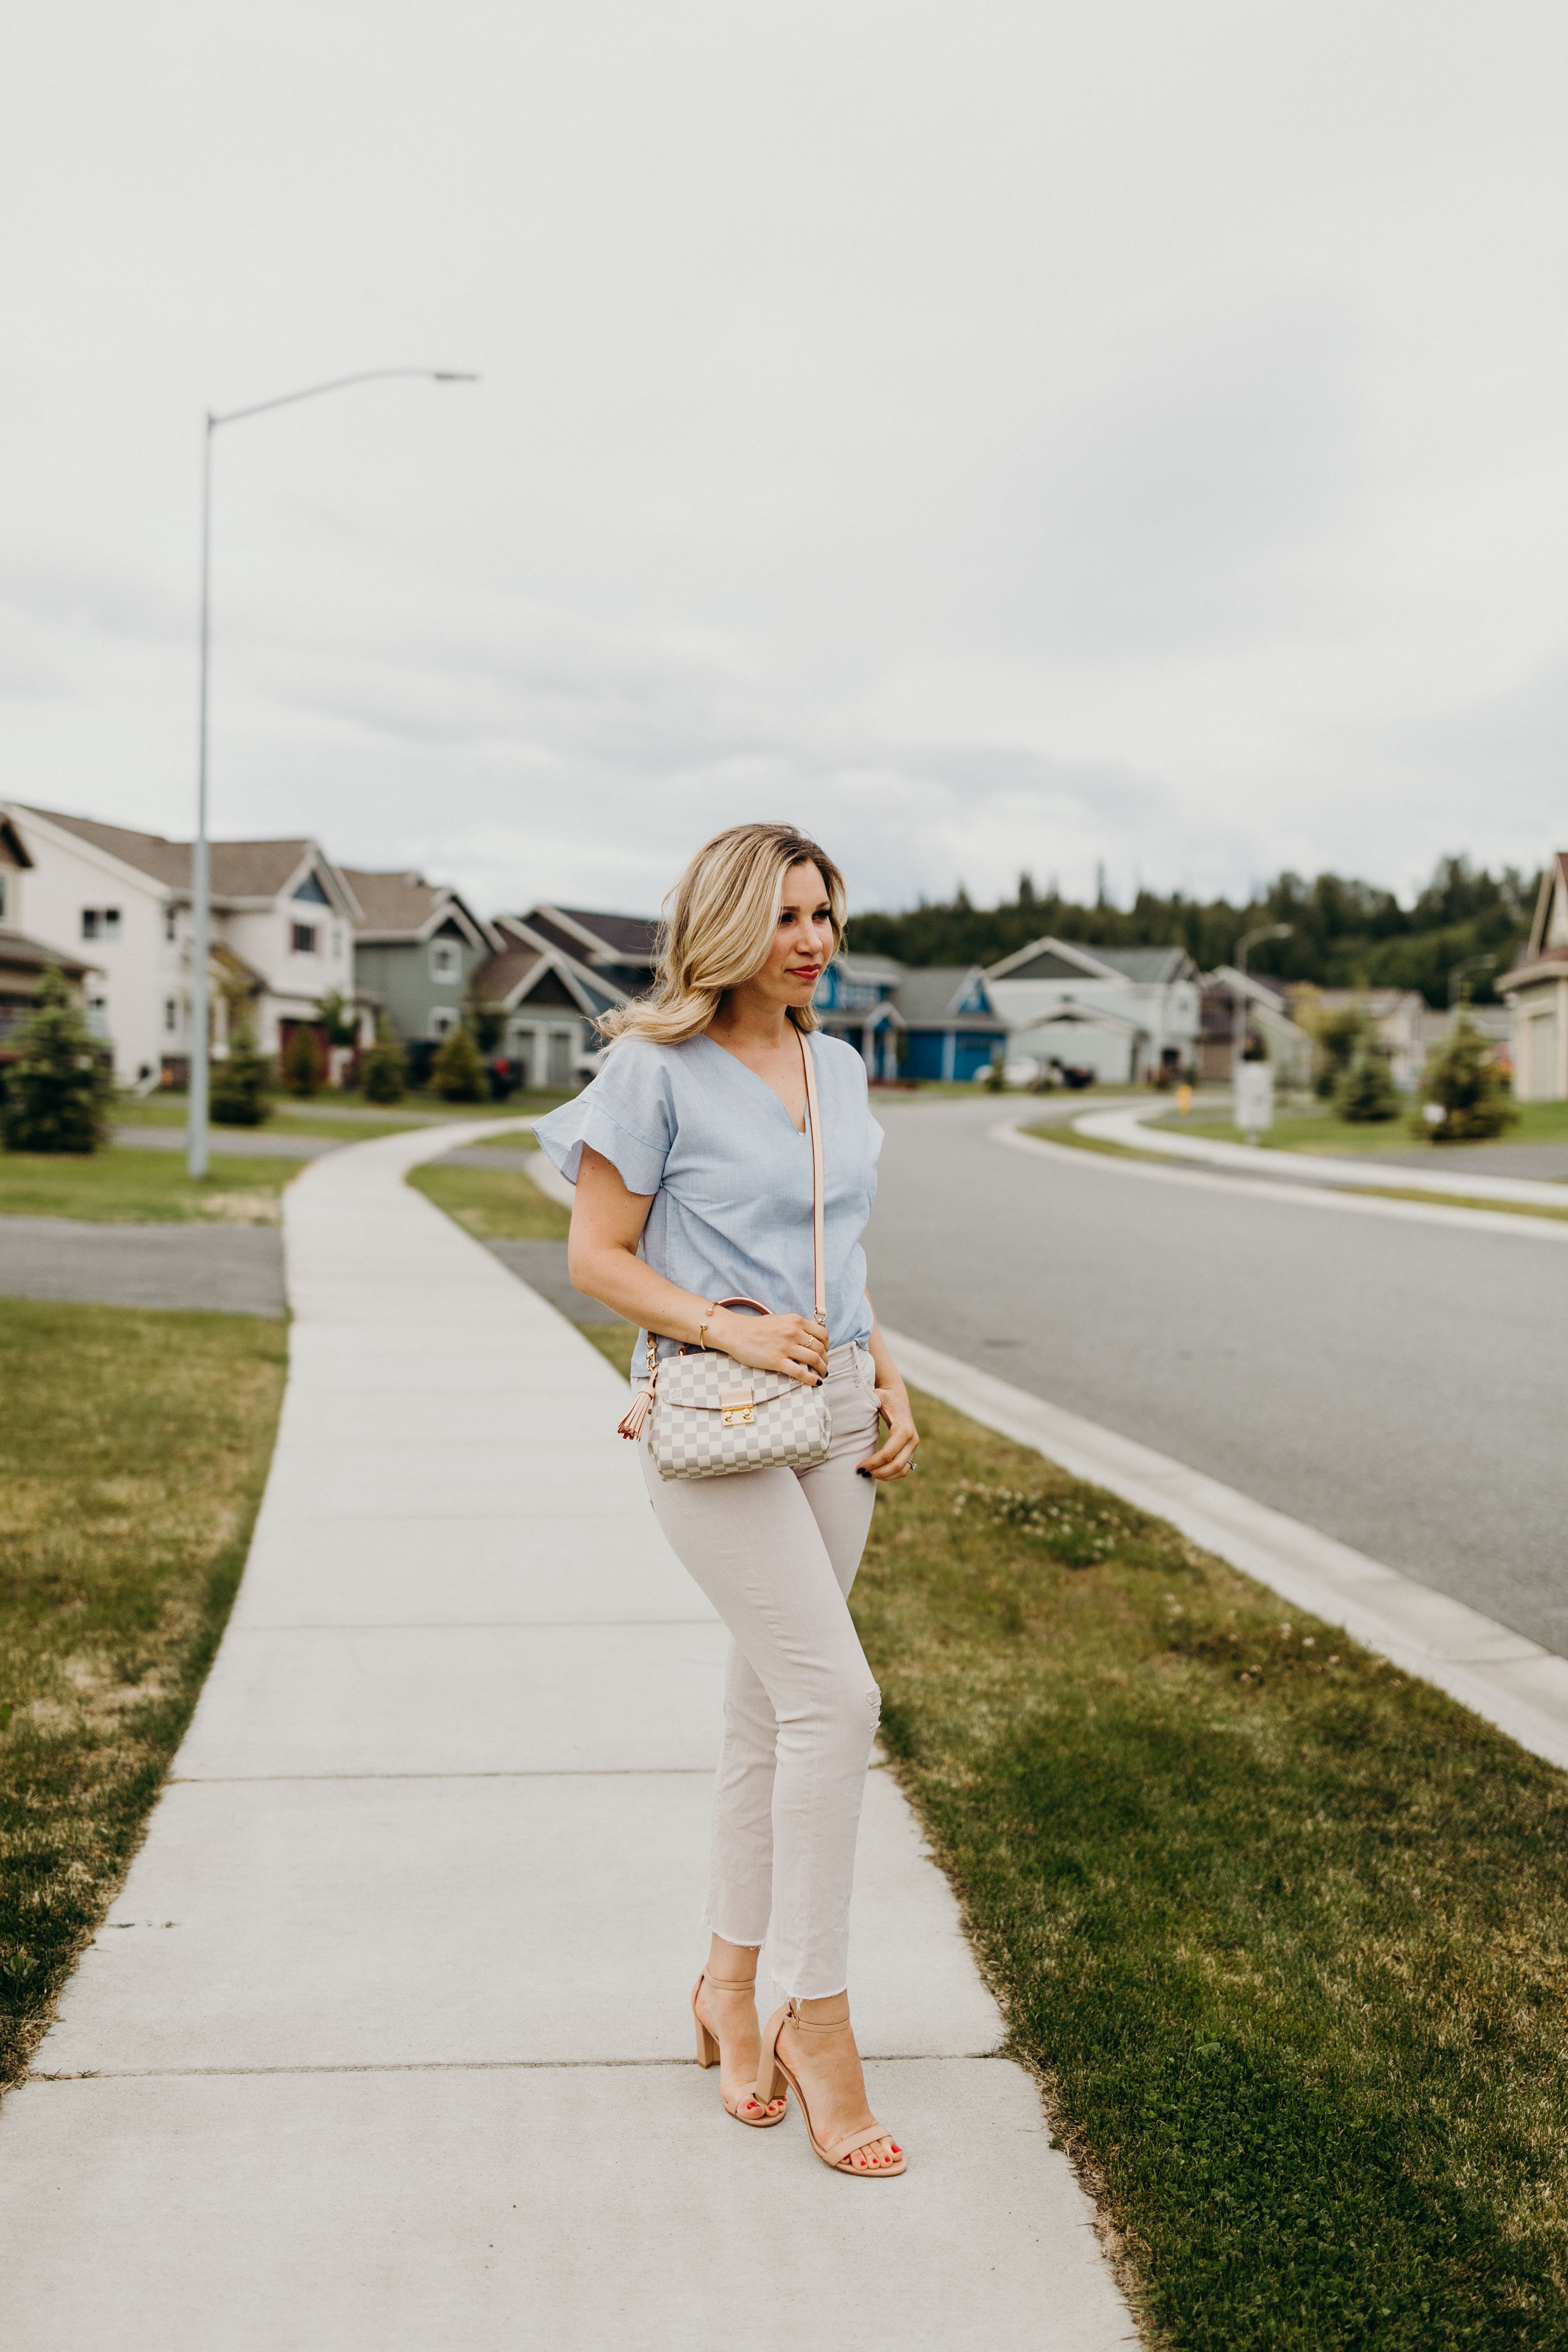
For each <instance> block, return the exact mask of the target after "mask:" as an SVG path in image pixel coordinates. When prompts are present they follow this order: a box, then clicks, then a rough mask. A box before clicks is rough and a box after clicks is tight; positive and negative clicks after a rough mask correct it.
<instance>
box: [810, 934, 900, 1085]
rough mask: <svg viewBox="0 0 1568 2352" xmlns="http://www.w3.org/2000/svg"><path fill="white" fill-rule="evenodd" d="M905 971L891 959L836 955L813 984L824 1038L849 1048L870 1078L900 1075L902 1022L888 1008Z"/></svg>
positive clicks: (895, 1009)
mask: <svg viewBox="0 0 1568 2352" xmlns="http://www.w3.org/2000/svg"><path fill="white" fill-rule="evenodd" d="M905 976H906V967H905V966H904V965H903V964H901V963H898V962H896V961H894V959H893V958H892V957H891V956H859V955H851V954H850V953H849V952H848V950H841V951H840V952H839V953H838V954H837V955H836V956H835V957H834V959H833V961H832V962H831V963H830V964H829V965H828V967H827V970H826V971H825V972H824V973H823V975H822V978H821V979H820V980H819V981H818V982H817V984H816V995H815V996H814V997H813V998H812V1000H811V1001H812V1004H813V1005H814V1007H815V1008H816V1017H817V1019H818V1021H819V1022H820V1023H821V1024H822V1028H823V1031H824V1033H825V1034H826V1035H827V1036H829V1037H842V1038H843V1039H844V1041H845V1043H846V1044H847V1045H853V1046H854V1048H855V1051H856V1052H857V1053H858V1055H860V1057H861V1059H862V1061H863V1062H864V1063H865V1065H866V1068H867V1071H868V1075H869V1076H871V1077H873V1078H883V1079H891V1078H896V1077H898V1076H900V1045H901V1043H902V1041H903V1040H904V1038H905V1035H906V1032H905V1028H904V1017H903V1014H902V1013H900V1011H899V1009H898V1006H897V1005H896V1004H895V1003H894V1001H893V1000H894V997H895V995H896V993H897V991H898V989H899V986H900V982H902V981H903V979H904V978H905Z"/></svg>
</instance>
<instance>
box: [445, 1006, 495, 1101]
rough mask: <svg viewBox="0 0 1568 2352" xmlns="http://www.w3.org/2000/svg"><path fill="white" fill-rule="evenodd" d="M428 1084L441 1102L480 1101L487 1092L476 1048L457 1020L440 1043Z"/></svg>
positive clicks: (483, 1069) (469, 1035)
mask: <svg viewBox="0 0 1568 2352" xmlns="http://www.w3.org/2000/svg"><path fill="white" fill-rule="evenodd" d="M430 1083H431V1085H432V1086H433V1087H435V1089H436V1092H437V1094H438V1095H439V1096H440V1097H441V1099H442V1101H443V1102H483V1101H484V1099H485V1097H486V1096H487V1095H488V1094H489V1079H488V1078H487V1076H486V1075H485V1066H484V1063H483V1061H482V1060H481V1059H480V1057H479V1047H478V1046H477V1045H475V1043H474V1041H473V1038H472V1036H471V1034H469V1032H468V1030H467V1029H466V1028H465V1027H464V1025H463V1024H462V1023H461V1022H460V1021H459V1023H458V1026H457V1027H456V1028H455V1029H453V1030H451V1031H449V1032H448V1034H447V1035H446V1036H445V1037H443V1039H442V1040H441V1050H440V1052H439V1053H438V1054H437V1056H436V1059H435V1060H434V1062H432V1063H431V1065H430Z"/></svg>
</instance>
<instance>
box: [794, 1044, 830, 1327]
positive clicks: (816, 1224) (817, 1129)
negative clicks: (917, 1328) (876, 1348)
mask: <svg viewBox="0 0 1568 2352" xmlns="http://www.w3.org/2000/svg"><path fill="white" fill-rule="evenodd" d="M795 1035H796V1036H797V1037H798V1038H799V1039H800V1060H801V1067H802V1068H803V1069H804V1070H805V1113H806V1123H807V1125H808V1126H809V1127H810V1129H811V1254H812V1259H813V1271H814V1273H815V1275H816V1320H817V1322H819V1323H820V1324H821V1326H822V1328H823V1329H824V1330H825V1331H826V1328H827V1273H826V1255H827V1252H826V1246H825V1244H824V1239H823V1215H822V1115H821V1113H820V1111H819V1110H818V1109H817V1107H816V1063H815V1062H814V1061H813V1059H812V1055H811V1047H810V1045H808V1044H807V1043H806V1037H805V1030H804V1029H797V1030H796V1031H795Z"/></svg>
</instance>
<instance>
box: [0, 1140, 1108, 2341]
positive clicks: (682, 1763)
mask: <svg viewBox="0 0 1568 2352" xmlns="http://www.w3.org/2000/svg"><path fill="white" fill-rule="evenodd" d="M484 1131H486V1132H494V1129H493V1126H492V1125H489V1124H488V1123H487V1127H486V1129H485V1130H484ZM461 1139H462V1138H461V1137H460V1135H458V1133H456V1132H454V1130H453V1129H450V1128H447V1129H443V1130H442V1131H441V1132H439V1133H437V1134H435V1135H432V1134H431V1133H429V1132H428V1130H426V1131H425V1132H423V1133H411V1134H405V1135H400V1136H395V1137H389V1138H387V1139H384V1141H380V1142H374V1143H367V1144H363V1145H361V1146H358V1147H356V1148H355V1149H354V1150H352V1151H343V1152H340V1153H334V1154H333V1155H332V1156H331V1157H330V1158H327V1159H323V1160H320V1161H319V1162H317V1164H316V1165H315V1166H314V1167H312V1168H311V1169H310V1171H308V1172H307V1173H306V1174H305V1175H304V1176H303V1177H302V1178H301V1179H300V1181H299V1182H297V1183H296V1184H295V1185H293V1186H292V1187H291V1188H290V1189H289V1193H288V1195H287V1227H286V1233H287V1244H288V1255H289V1295H290V1301H291V1304H292V1307H293V1310H294V1315H295V1318H296V1320H295V1322H294V1325H293V1327H292V1334H291V1345H292V1364H291V1372H290V1379H289V1391H288V1395H287V1399H286V1402H285V1406H284V1412H283V1421H282V1427H281V1432H280V1435H279V1446H278V1452H277V1455H276V1458H275V1461H274V1464H273V1467H272V1473H271V1476H270V1478H269V1481H268V1489H267V1495H266V1499H265V1502H264V1505H263V1508H262V1513H261V1517H260V1520H259V1523H258V1528H257V1534H256V1539H255V1544H254V1547H253V1549H252V1553H251V1558H250V1562H249V1566H248V1568H247V1573H246V1579H245V1583H244V1587H243V1589H242V1591H241V1595H240V1599H239V1602H238V1605H237V1611H236V1614H235V1618H234V1621H233V1622H232V1624H231V1626H230V1629H229V1632H228V1633H227V1635H226V1639H225V1641H224V1643H223V1647H222V1650H221V1652H220V1654H219V1657H218V1660H217V1663H216V1665H215V1667H214V1670H213V1673H212V1675H211V1676H210V1678H209V1681H208V1684H207V1686H206V1689H205V1692H204V1694H203V1696H202V1700H201V1704H200V1706H199V1708H198V1710H197V1714H196V1717H195V1722H194V1724H193V1726H192V1728H191V1731H190V1733H189V1736H188V1737H187V1738H186V1740H185V1742H184V1746H183V1748H181V1750H180V1754H179V1756H178V1758H177V1759H176V1762H175V1766H174V1775H173V1778H172V1781H171V1784H170V1786H169V1787H168V1788H167V1789H166V1790H165V1792H164V1794H163V1798H162V1800H161V1801H160V1802H159V1804H158V1807H157V1809H156V1811H155V1812H154V1814H153V1821H152V1824H151V1828H150V1832H149V1835H148V1839H147V1843H146V1844H145V1846H144V1848H143V1850H142V1853H141V1854H140V1855H139V1857H138V1859H137V1861H136V1863H135V1864H134V1866H133V1868H132V1873H131V1875H130V1878H129V1880H128V1882H127V1885H126V1887H125V1890H124V1893H123V1895H122V1896H121V1899H120V1900H119V1901H118V1902H117V1903H116V1905H115V1906H114V1908H113V1911H112V1913H111V1915H110V1923H109V1925H108V1926H107V1927H106V1928H105V1929H104V1931H103V1932H102V1933H101V1934H100V1936H99V1937H97V1939H96V1940H95V1942H94V1944H93V1945H92V1947H91V1948H90V1949H89V1951H88V1953H87V1954H86V1956H85V1957H84V1958H83V1961H82V1964H81V1967H80V1969H79V1971H78V1974H77V1976H76V1977H75V1979H73V1981H72V1983H71V1985H70V1986H69V1988H68V1992H67V1995H66V1999H65V2001H64V2003H63V2006H62V2011H61V2014H60V2017H59V2020H58V2022H57V2024H56V2025H55V2027H54V2028H53V2030H52V2031H51V2032H50V2033H49V2034H48V2036H47V2039H46V2041H45V2042H44V2045H43V2047H42V2049H41V2051H40V2053H39V2055H38V2060H37V2072H36V2074H35V2076H34V2078H33V2079H31V2080H29V2081H28V2082H27V2083H26V2084H24V2085H23V2086H22V2087H21V2088H19V2089H18V2090H16V2091H15V2092H13V2093H12V2094H11V2095H10V2096H9V2097H8V2098H7V2099H6V2100H5V2103H4V2105H0V2246H3V2247H4V2249H5V2251H4V2253H3V2254H0V2308H3V2309H4V2311H5V2343H6V2346H7V2352H60V2347H66V2346H68V2347H71V2352H110V2347H113V2352H362V2348H363V2352H445V2347H448V2346H450V2347H458V2346H461V2347H463V2352H492V2347H493V2352H501V2347H506V2352H515V2347H520V2346H522V2347H532V2346H540V2347H543V2346H546V2345H548V2346H550V2347H563V2352H589V2347H593V2352H598V2347H603V2346H611V2345H613V2346H616V2347H649V2352H653V2347H660V2352H662V2347H672V2352H673V2347H682V2352H686V2347H692V2352H703V2348H704V2347H710V2346H711V2347H725V2352H729V2347H731V2346H732V2345H733V2344H734V2342H735V2341H736V2338H737V2336H743V2337H744V2339H745V2340H746V2341H747V2342H748V2343H749V2344H752V2345H755V2346H757V2347H761V2348H762V2352H775V2347H776V2348H777V2352H783V2347H798V2346H801V2345H806V2344H818V2343H821V2344H833V2345H837V2344H844V2345H846V2346H849V2345H858V2346H860V2347H889V2352H891V2347H901V2352H910V2347H933V2352H934V2347H943V2352H947V2347H952V2346H953V2345H966V2344H975V2345H980V2344H984V2345H985V2346H986V2347H995V2352H1011V2347H1019V2348H1020V2352H1021V2348H1022V2347H1025V2346H1027V2347H1031V2352H1102V2347H1103V2348H1104V2352H1108V2347H1110V2346H1112V2345H1119V2344H1127V2343H1131V2342H1134V2341H1136V2336H1135V2331H1134V2329H1133V2326H1132V2323H1131V2318H1130V2315H1129V2314H1128V2311H1127V2308H1126V2306H1125V2305H1124V2303H1123V2302H1122V2301H1121V2297H1120V2295H1119V2294H1118V2293H1117V2291H1116V2289H1115V2286H1114V2284H1113V2281H1112V2278H1111V2275H1110V2271H1109V2269H1108V2267H1107V2266H1106V2264H1105V2263H1104V2262H1103V2260H1102V2258H1101V2255H1100V2246H1099V2241H1098V2238H1097V2237H1096V2234H1095V2231H1094V2229H1093V2226H1092V2221H1093V2217H1092V2212H1091V2209H1090V2207H1089V2203H1088V2201H1087V2200H1086V2199H1085V2198H1084V2196H1083V2195H1082V2193H1081V2191H1080V2190H1079V2188H1078V2186H1077V2184H1076V2181H1075V2179H1074V2178H1073V2176H1072V2174H1071V2171H1070V2170H1069V2168H1068V2161H1067V2158H1065V2156H1063V2155H1062V2154H1060V2153H1058V2152H1057V2151H1055V2150H1053V2149H1052V2147H1051V2146H1050V2144H1049V2138H1048V2134H1047V2128H1046V2126H1045V2123H1044V2120H1043V2117H1042V2116H1041V2112H1040V2107H1039V2102H1038V2098H1037V2092H1036V2089H1035V2086H1034V2084H1033V2083H1032V2082H1031V2080H1030V2079H1029V2077H1028V2076H1027V2075H1026V2074H1024V2073H1023V2072H1022V2071H1021V2070H1020V2069H1018V2068H1016V2067H1015V2066H1014V2065H1012V2064H1010V2063H1007V2062H1006V2061H1005V2060H1003V2059H1000V2058H998V2057H996V2056H994V2055H993V2054H990V2053H994V2049H995V2046H996V2042H997V2040H998V2035H999V2030H1000V2029H999V2021H998V2018H997V2015H996V2012H995V2010H994V2006H993V2004H992V2002H991V2000H990V1998H989V1996H988V1995H987V1994H986V1992H985V1990H984V1987H983V1986H982V1984H981V1982H980V1979H979V1978H978V1976H977V1975H976V1972H975V1969H974V1967H973V1961H972V1959H971V1958H970V1955H969V1951H968V1948H967V1946H966V1945H965V1943H964V1942H963V1937H962V1936H961V1934H960V1932H959V1927H958V1920H957V1915H956V1911H955V1908H954V1906H953V1903H952V1897H951V1895H950V1894H949V1891H948V1889H947V1887H946V1885H945V1883H944V1882H943V1881H942V1879H941V1877H940V1876H939V1875H938V1874H937V1873H936V1871H935V1870H934V1869H933V1868H932V1866H931V1864H930V1862H929V1861H928V1860H926V1859H925V1858H924V1856H923V1854H922V1852H921V1843H920V1838H919V1833H918V1831H917V1829H916V1827H915V1824H914V1822H913V1820H912V1817H911V1816H910V1812H909V1811H908V1808H907V1807H906V1806H905V1804H904V1803H903V1801H902V1800H901V1798H900V1794H899V1792H898V1790H897V1789H896V1787H895V1786H894V1784H893V1782H892V1780H891V1779H890V1778H889V1775H888V1774H887V1773H885V1772H874V1773H873V1775H872V1777H871V1782H870V1788H869V1792H868V1806H867V1812H866V1820H865V1826H864V1829H863V1832H862V1846H861V1853H862V1865H861V1871H860V1881H859V1887H858V1895H857V1908H856V1917H855V1959H854V1969H855V1980H856V2007H857V2017H858V2023H859V2027H860V2031H861V2038H862V2043H863V2046H864V2047H865V2048H866V2050H867V2051H868V2053H870V2054H871V2056H872V2058H873V2062H874V2063H872V2064H871V2065H870V2067H869V2070H868V2071H869V2074H870V2077H871V2094H872V2098H873V2100H874V2102H875V2104H876V2106H877V2108H878V2111H879V2114H881V2115H882V2116H884V2117H885V2118H886V2119H887V2121H888V2122H889V2125H891V2126H892V2127H893V2128H894V2129H895V2130H896V2131H897V2133H898V2135H899V2137H900V2140H901V2141H902V2143H903V2145H904V2146H905V2147H907V2148H908V2149H909V2151H910V2172H909V2174H908V2176H907V2177H906V2178H905V2179H901V2180H897V2181H890V2182H868V2181H854V2180H845V2179H835V2178H834V2177H833V2176H831V2175H830V2174H829V2173H828V2172H827V2171H826V2169H825V2168H823V2167H822V2166H821V2165H819V2164H818V2163H817V2162H816V2159H815V2158H813V2157H812V2156H811V2154H810V2151H809V2149H808V2147H807V2145H806V2141H805V2133H804V2130H803V2129H802V2126H801V2124H800V2120H799V2118H798V2116H791V2118H790V2120H789V2121H788V2122H787V2123H786V2124H785V2125H784V2126H783V2127H782V2128H781V2129H779V2130H777V2131H773V2132H749V2131H744V2130H742V2128H741V2127H740V2126H737V2125H736V2124H734V2123H733V2122H731V2120H730V2118H729V2117H727V2116H725V2115H724V2113H723V2111H722V2109H721V2105H720V2103H719V2097H718V2093H717V2089H716V2087H715V2080H716V2078H715V2077H713V2076H710V2075H703V2074H700V2073H699V2072H698V2071H697V2069H696V2068H695V2067H694V2066H693V2065H692V2064H691V2063H690V2038H689V2021H688V2016H687V2011H686V2006H685V2004H686V2000H687V1996H688V1994H689V1990H690V1985H691V1979H692V1978H693V1975H694V1974H695V1970H696V1964H697V1961H698V1958H699V1956H700V1950H701V1945H702V1937H701V1935H700V1931H699V1929H698V1927H697V1924H696V1914H697V1910H698V1906H699V1902H700V1892H701V1886H702V1881H703V1875H704V1859H705V1848H706V1842H707V1811H708V1803H709V1791H710V1771H711V1766H712V1762H713V1759H714V1755H715V1752H716V1747H717V1738H718V1729H719V1711H720V1687H721V1659H722V1653H723V1640H722V1634H721V1629H720V1627H719V1626H718V1625H717V1623H716V1622H714V1620H713V1618H712V1616H711V1614H710V1612H709V1610H708V1609H707V1606H706V1604H705V1603H704V1602H703V1601H702V1600H701V1599H700V1595H699V1594H698V1593H697V1591H696V1590H695V1588H694V1587H693V1586H692V1585H691V1584H690V1583H689V1580H687V1578H686V1577H685V1575H684V1574H683V1572H682V1571H681V1570H680V1569H679V1565H678V1564H677V1563H676V1561H675V1560H674V1559H672V1558H671V1556H670V1554H669V1553H668V1549H666V1547H665V1546H664V1544H663V1541H662V1538H660V1537H659V1535H658V1530H657V1528H656V1527H655V1524H654V1521H653V1518H652V1515H651V1513H650V1512H649V1510H648V1507H647V1497H646V1496H645V1495H644V1493H643V1492H642V1489H641V1483H640V1477H639V1475H638V1471H637V1463H636V1460H635V1457H634V1456H633V1454H632V1451H631V1449H630V1448H629V1447H627V1446H626V1445H623V1444H620V1443H619V1442H618V1441H617V1440H616V1438H615V1436H614V1434H613V1427H614V1423H615V1420H616V1409H617V1404H618V1402H619V1400H620V1398H621V1397H623V1396H624V1394H625V1391H624V1388H623V1386H622V1384H621V1383H620V1381H618V1380H617V1379H616V1375H615V1374H614V1373H613V1372H612V1371H611V1370H610V1369H609V1367H608V1366H607V1365H606V1364H605V1362H604V1360H603V1359H602V1358H600V1357H599V1356H598V1355H597V1354H596V1353H595V1350H594V1349H592V1348H591V1347H590V1346H589V1345H588V1343H587V1341H586V1340H584V1339H583V1338H582V1337H581V1336H580V1334H578V1333H577V1332H575V1331H574V1330H573V1329H572V1328H570V1326H569V1325H568V1324H567V1323H566V1322H564V1321H563V1319H562V1318H560V1317H559V1316H557V1315H556V1314H555V1313H554V1312H553V1311H552V1309H551V1308H550V1307H547V1306H546V1305H544V1303H543V1302H542V1300H540V1299H539V1298H537V1297H534V1296H533V1295H532V1294H531V1292H530V1291H528V1290H527V1289H525V1288H523V1287H522V1286H521V1285H520V1284H518V1283H517V1282H515V1281H514V1280H513V1279H512V1278H511V1276H510V1275H509V1274H507V1273H506V1272H505V1270H504V1269H503V1268H502V1267H501V1266H500V1265H498V1264H497V1263H496V1262H495V1260H494V1259H493V1258H491V1257H490V1256H489V1254H488V1253H487V1252H486V1251H485V1250H483V1249H482V1248H481V1247H480V1246H479V1244H477V1243H475V1242H472V1241H470V1240H469V1239H468V1236H467V1235H465V1234H463V1233H462V1232H461V1231H460V1230H459V1229H458V1227H457V1226H456V1225H454V1224H452V1223H449V1222H448V1221H447V1219H446V1218H444V1217H443V1216H442V1215H441V1214H440V1213H438V1212H437V1210H435V1209H434V1208H432V1207H431V1206H430V1204H429V1203H428V1202H426V1201H425V1200H424V1199H423V1198H422V1197H421V1196H420V1195H419V1194H417V1193H416V1192H413V1191H412V1190H410V1189H409V1188H408V1187H407V1186H405V1184H404V1183H403V1182H402V1181H401V1179H402V1176H403V1173H404V1171H405V1170H406V1169H407V1168H409V1167H411V1166H412V1165H414V1164H415V1163H416V1161H419V1160H424V1159H427V1158H432V1157H435V1156H437V1154H438V1153H441V1152H444V1151H447V1150H450V1149H451V1148H452V1145H453V1144H454V1142H457V1141H459V1140H461ZM765 1967H766V1963H765V1958H764V1972H765Z"/></svg>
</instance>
